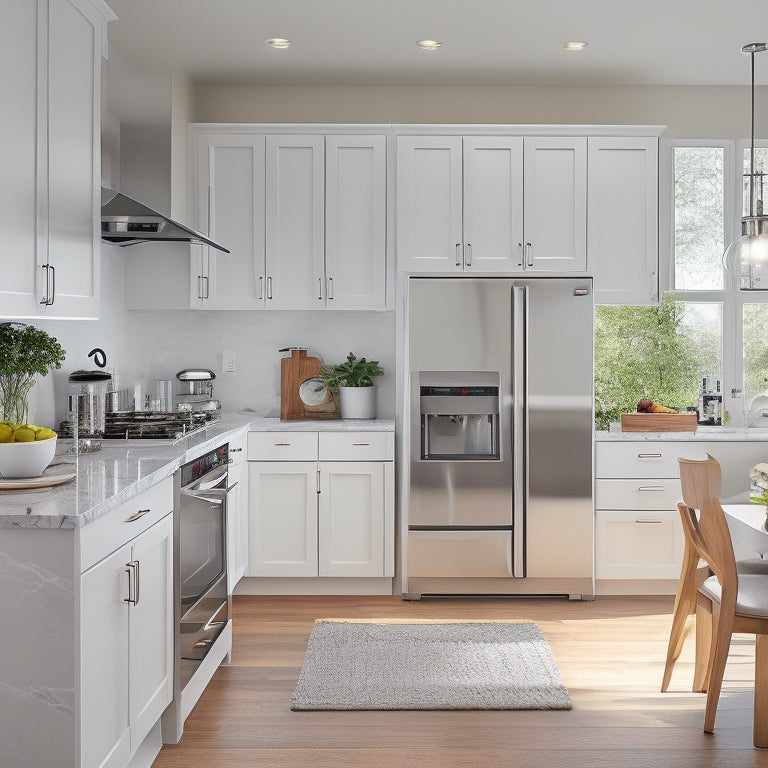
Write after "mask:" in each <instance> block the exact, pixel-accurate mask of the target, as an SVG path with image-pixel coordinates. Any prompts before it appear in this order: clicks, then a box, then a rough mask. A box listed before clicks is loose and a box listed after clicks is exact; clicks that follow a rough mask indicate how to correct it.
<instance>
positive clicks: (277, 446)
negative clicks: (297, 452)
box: [275, 443, 290, 448]
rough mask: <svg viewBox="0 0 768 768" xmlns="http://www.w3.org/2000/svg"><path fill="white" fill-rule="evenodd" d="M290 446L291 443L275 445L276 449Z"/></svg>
mask: <svg viewBox="0 0 768 768" xmlns="http://www.w3.org/2000/svg"><path fill="white" fill-rule="evenodd" d="M289 445H290V443H275V448H281V447H285V446H289Z"/></svg>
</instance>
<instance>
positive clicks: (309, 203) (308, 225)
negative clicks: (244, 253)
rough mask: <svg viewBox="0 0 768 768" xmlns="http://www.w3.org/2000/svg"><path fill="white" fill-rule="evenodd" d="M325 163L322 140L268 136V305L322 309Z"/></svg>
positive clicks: (313, 137)
mask: <svg viewBox="0 0 768 768" xmlns="http://www.w3.org/2000/svg"><path fill="white" fill-rule="evenodd" d="M324 161H325V158H324V148H323V137H322V136H312V135H307V136H303V135H300V136H267V198H266V199H267V218H266V222H267V223H266V244H267V246H266V247H267V279H266V281H267V303H268V305H269V307H270V308H271V309H309V308H321V307H322V302H323V300H324V298H325V293H324V286H323V282H324V280H323V272H324V267H323V261H324V245H323V214H324V195H323V190H324V187H325V178H324V176H325V174H324V171H325V162H324Z"/></svg>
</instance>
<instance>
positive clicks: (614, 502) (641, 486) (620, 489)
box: [595, 478, 683, 510]
mask: <svg viewBox="0 0 768 768" xmlns="http://www.w3.org/2000/svg"><path fill="white" fill-rule="evenodd" d="M682 499H683V492H682V490H681V488H680V480H678V479H677V478H664V479H659V478H643V479H640V480H596V481H595V508H596V509H667V510H674V509H677V503H678V502H679V501H682Z"/></svg>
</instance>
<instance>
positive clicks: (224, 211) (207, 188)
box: [191, 134, 266, 309]
mask: <svg viewBox="0 0 768 768" xmlns="http://www.w3.org/2000/svg"><path fill="white" fill-rule="evenodd" d="M197 152H198V156H197V173H198V179H197V199H196V201H195V206H196V207H195V221H196V223H197V227H198V228H199V229H200V231H201V232H205V233H207V234H208V236H209V237H210V238H211V239H212V240H214V241H216V242H217V243H221V245H223V246H224V247H225V248H227V249H228V250H229V251H230V252H229V253H223V252H222V251H219V250H217V249H216V248H211V247H210V246H203V248H202V250H203V251H204V256H203V258H201V259H199V260H197V261H196V262H194V261H193V270H192V275H191V278H192V286H191V288H192V304H193V306H195V307H197V308H200V309H262V308H263V307H264V303H265V296H266V285H265V276H264V195H265V187H264V174H265V169H264V162H265V161H264V153H265V138H264V136H263V135H247V134H199V135H198V144H197ZM198 264H199V268H198V269H195V268H194V267H195V266H197V265H198Z"/></svg>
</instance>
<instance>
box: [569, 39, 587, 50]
mask: <svg viewBox="0 0 768 768" xmlns="http://www.w3.org/2000/svg"><path fill="white" fill-rule="evenodd" d="M587 45H589V43H582V42H579V41H574V42H571V43H566V44H565V45H564V46H563V48H565V50H566V51H583V50H584V49H585V48H586V47H587Z"/></svg>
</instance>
